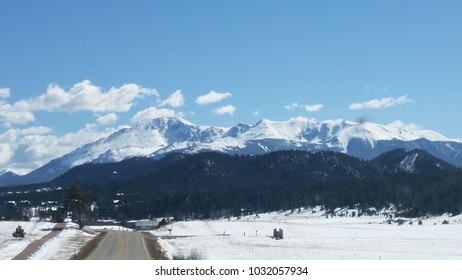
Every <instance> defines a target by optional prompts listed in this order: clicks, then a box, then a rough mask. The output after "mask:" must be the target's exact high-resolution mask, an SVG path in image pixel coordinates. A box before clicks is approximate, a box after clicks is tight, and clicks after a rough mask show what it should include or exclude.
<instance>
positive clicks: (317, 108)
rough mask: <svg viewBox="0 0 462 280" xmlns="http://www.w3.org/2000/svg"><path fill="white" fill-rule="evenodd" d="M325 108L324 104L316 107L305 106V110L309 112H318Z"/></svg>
mask: <svg viewBox="0 0 462 280" xmlns="http://www.w3.org/2000/svg"><path fill="white" fill-rule="evenodd" d="M322 107H324V105H323V104H316V105H305V110H307V111H308V112H317V111H319V110H321V109H322Z"/></svg>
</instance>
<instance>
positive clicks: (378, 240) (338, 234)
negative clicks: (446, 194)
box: [0, 209, 462, 260]
mask: <svg viewBox="0 0 462 280" xmlns="http://www.w3.org/2000/svg"><path fill="white" fill-rule="evenodd" d="M349 213H350V217H339V216H336V217H329V218H328V219H326V217H325V214H324V213H323V212H322V211H319V209H316V213H312V209H309V210H306V211H302V212H301V213H294V214H290V213H288V212H284V213H268V214H260V215H259V217H256V216H248V217H243V218H241V219H240V220H238V219H236V218H231V219H230V220H228V219H222V220H210V221H188V222H177V223H173V224H170V225H168V226H166V227H163V228H161V229H160V230H156V231H151V232H152V233H153V234H154V235H157V236H160V237H162V239H160V243H161V245H162V246H163V247H164V249H165V250H166V251H167V252H168V254H169V255H170V257H171V256H173V254H183V255H187V254H188V253H190V252H191V251H197V252H199V253H200V254H201V255H202V256H203V257H204V258H205V259H208V260H271V259H274V260H278V259H279V260H293V259H298V260H310V259H311V260H329V259H335V260H368V259H371V260H378V259H383V260H385V259H395V260H402V259H405V260H414V259H416V260H418V259H428V260H449V259H458V260H461V259H462V249H461V248H462V215H459V216H455V217H448V216H442V217H434V218H427V219H423V220H422V221H423V224H422V225H418V221H419V220H418V219H414V220H412V222H413V224H412V225H410V224H409V222H410V221H409V220H408V221H406V222H405V223H404V224H403V225H398V224H396V223H393V224H388V223H386V222H385V221H386V217H385V216H384V215H378V216H362V217H351V210H350V211H349ZM444 220H447V221H449V224H448V225H444V224H442V222H443V221H444ZM18 225H21V226H22V227H23V228H24V230H25V232H26V237H25V238H24V239H22V240H16V239H14V238H13V237H12V232H13V231H14V230H15V229H16V227H17V226H18ZM53 226H54V224H53V223H49V222H39V221H36V220H33V221H30V222H3V221H2V222H0V238H1V239H0V260H10V259H12V258H13V257H14V256H16V255H17V254H18V253H20V252H21V251H22V250H23V249H24V248H26V246H27V245H28V244H29V243H31V242H33V241H34V240H37V239H39V238H41V237H43V236H45V235H46V234H48V233H49V232H50V230H51V229H52V228H53ZM274 228H277V229H279V228H281V229H283V231H284V239H282V240H274V239H272V238H270V237H271V236H272V234H273V229H274ZM88 229H89V230H90V231H91V230H98V229H107V230H128V229H125V228H121V227H118V226H114V227H108V226H104V227H88ZM169 230H171V231H169ZM95 234H96V233H95ZM95 234H90V233H85V232H82V231H79V230H78V228H77V225H75V224H73V223H67V226H66V228H65V229H64V230H63V231H62V232H61V233H60V234H59V235H58V236H56V237H55V238H53V239H51V240H50V241H48V242H47V243H45V244H44V245H43V246H42V247H41V248H40V249H39V251H38V252H37V253H35V254H34V255H33V256H32V257H31V258H30V259H33V260H49V259H53V260H66V259H69V258H72V256H73V255H74V254H75V253H76V252H78V250H79V249H80V247H81V246H83V245H84V244H85V242H87V241H89V240H91V239H92V238H93V237H94V236H95Z"/></svg>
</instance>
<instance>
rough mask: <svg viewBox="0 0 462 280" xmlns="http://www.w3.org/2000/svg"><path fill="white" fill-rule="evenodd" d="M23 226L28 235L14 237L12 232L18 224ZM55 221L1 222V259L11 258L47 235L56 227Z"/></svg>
mask: <svg viewBox="0 0 462 280" xmlns="http://www.w3.org/2000/svg"><path fill="white" fill-rule="evenodd" d="M18 225H19V226H21V227H22V228H23V229H24V231H25V233H26V235H25V237H24V238H23V239H21V240H18V239H15V238H13V235H12V233H13V232H14V231H15V229H16V227H17V226H18ZM54 225H55V224H54V223H49V222H39V221H37V220H32V221H30V222H5V221H2V222H0V238H1V239H0V260H10V259H12V258H13V257H15V256H16V255H17V254H19V253H20V252H21V251H22V250H24V249H25V248H26V247H27V245H29V243H31V242H33V241H34V240H37V239H40V238H42V237H43V236H45V235H47V234H48V233H49V232H50V231H51V229H52V228H53V227H54Z"/></svg>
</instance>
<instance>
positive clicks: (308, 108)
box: [284, 102, 324, 112]
mask: <svg viewBox="0 0 462 280" xmlns="http://www.w3.org/2000/svg"><path fill="white" fill-rule="evenodd" d="M322 107H324V105H322V104H316V105H302V104H300V103H298V102H292V103H290V104H289V105H286V106H284V108H286V109H287V110H295V109H301V108H303V109H305V110H306V111H308V112H317V111H319V110H321V109H322Z"/></svg>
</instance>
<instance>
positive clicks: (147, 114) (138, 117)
mask: <svg viewBox="0 0 462 280" xmlns="http://www.w3.org/2000/svg"><path fill="white" fill-rule="evenodd" d="M174 116H178V115H177V113H176V112H175V111H173V110H170V109H164V108H161V109H159V108H156V107H150V108H148V109H145V110H143V111H140V112H138V113H136V114H135V115H134V116H133V118H132V122H134V123H143V122H147V121H150V120H152V119H154V118H161V117H174Z"/></svg>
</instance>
